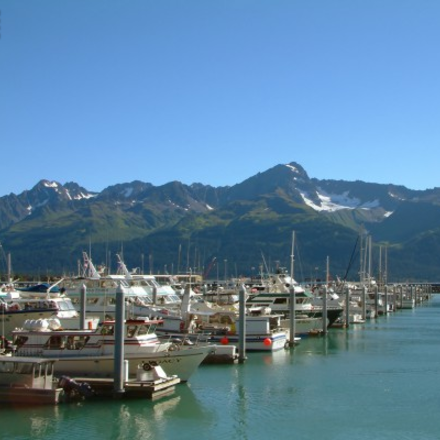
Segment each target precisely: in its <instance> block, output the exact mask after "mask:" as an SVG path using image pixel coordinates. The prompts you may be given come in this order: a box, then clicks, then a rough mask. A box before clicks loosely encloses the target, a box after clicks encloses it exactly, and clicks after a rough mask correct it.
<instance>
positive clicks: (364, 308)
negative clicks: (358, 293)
mask: <svg viewBox="0 0 440 440" xmlns="http://www.w3.org/2000/svg"><path fill="white" fill-rule="evenodd" d="M362 319H363V320H364V321H365V320H366V319H367V286H364V287H362Z"/></svg>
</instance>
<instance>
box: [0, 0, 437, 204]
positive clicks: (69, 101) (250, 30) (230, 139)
mask: <svg viewBox="0 0 440 440" xmlns="http://www.w3.org/2000/svg"><path fill="white" fill-rule="evenodd" d="M0 10H1V29H0V32H1V39H0V147H1V150H0V151H1V153H0V157H1V164H2V166H1V171H0V173H1V174H0V176H1V177H0V196H3V195H7V194H9V193H11V192H13V193H15V194H19V193H20V192H22V191H23V190H26V189H30V188H32V187H33V186H34V185H35V184H36V183H37V182H38V181H39V180H40V179H49V180H56V181H59V182H60V183H66V182H69V181H74V182H77V183H78V184H80V185H82V186H84V187H85V188H87V189H89V190H93V191H100V190H102V189H104V188H105V187H107V186H110V185H113V184H116V183H125V182H131V181H133V180H141V181H144V182H150V183H152V184H154V185H162V184H164V183H167V182H170V181H173V180H178V181H181V182H183V183H185V184H191V183H194V182H201V183H203V184H210V185H213V186H226V185H234V184H236V183H239V182H242V181H243V180H245V179H247V178H249V177H251V176H253V175H255V174H257V173H258V172H263V171H265V170H267V169H269V168H271V167H273V166H275V165H278V164H284V163H288V162H292V161H295V162H298V163H299V164H300V165H302V166H303V167H304V168H305V170H306V171H307V173H308V174H309V176H310V177H316V178H319V179H324V178H328V179H343V180H356V179H359V180H364V181H367V182H377V183H394V184H401V185H405V186H407V187H408V188H412V189H427V188H433V187H439V186H440V176H439V165H440V157H439V156H440V50H439V47H440V1H439V0H129V1H122V0H38V1H36V0H0Z"/></svg>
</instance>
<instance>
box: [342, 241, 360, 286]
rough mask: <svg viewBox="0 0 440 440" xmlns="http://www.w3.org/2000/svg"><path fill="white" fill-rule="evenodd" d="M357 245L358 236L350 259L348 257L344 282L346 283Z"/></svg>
mask: <svg viewBox="0 0 440 440" xmlns="http://www.w3.org/2000/svg"><path fill="white" fill-rule="evenodd" d="M358 243H359V235H358V236H357V239H356V243H355V245H354V249H353V252H352V253H351V257H350V261H349V263H348V267H347V271H346V272H345V276H344V281H347V276H348V272H349V271H350V268H351V265H352V264H353V260H354V256H355V252H356V248H357V246H358Z"/></svg>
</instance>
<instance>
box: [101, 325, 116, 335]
mask: <svg viewBox="0 0 440 440" xmlns="http://www.w3.org/2000/svg"><path fill="white" fill-rule="evenodd" d="M114 332H115V329H114V327H113V326H112V325H104V326H103V327H102V329H101V335H113V334H114Z"/></svg>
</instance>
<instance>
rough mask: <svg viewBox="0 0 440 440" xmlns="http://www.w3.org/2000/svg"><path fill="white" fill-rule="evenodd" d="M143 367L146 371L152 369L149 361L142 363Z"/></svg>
mask: <svg viewBox="0 0 440 440" xmlns="http://www.w3.org/2000/svg"><path fill="white" fill-rule="evenodd" d="M142 368H143V370H144V371H151V368H152V367H151V365H150V364H149V363H148V362H145V363H144V365H142Z"/></svg>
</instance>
